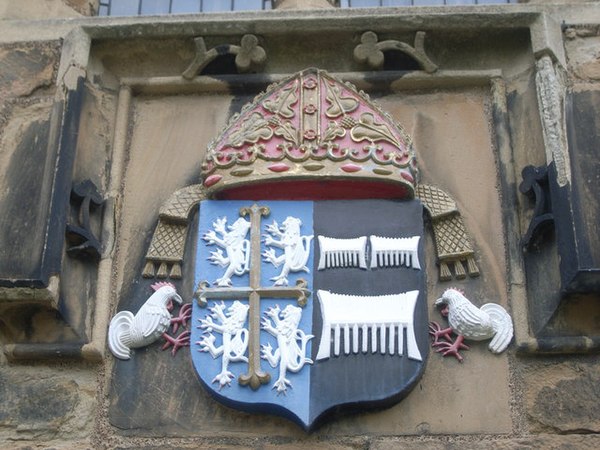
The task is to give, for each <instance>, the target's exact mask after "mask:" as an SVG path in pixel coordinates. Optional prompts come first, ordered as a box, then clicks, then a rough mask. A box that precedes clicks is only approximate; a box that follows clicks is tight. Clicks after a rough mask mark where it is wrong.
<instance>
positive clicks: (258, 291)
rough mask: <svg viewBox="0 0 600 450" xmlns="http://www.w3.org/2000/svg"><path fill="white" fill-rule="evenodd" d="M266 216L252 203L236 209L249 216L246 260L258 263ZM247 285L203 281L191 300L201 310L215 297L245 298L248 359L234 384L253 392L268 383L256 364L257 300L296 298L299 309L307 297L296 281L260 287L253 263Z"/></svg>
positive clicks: (263, 208)
mask: <svg viewBox="0 0 600 450" xmlns="http://www.w3.org/2000/svg"><path fill="white" fill-rule="evenodd" d="M268 214H270V209H269V208H268V207H266V206H259V205H257V204H254V205H252V206H250V207H244V208H241V209H240V215H241V216H242V217H244V216H249V217H250V248H249V252H250V260H252V261H260V255H261V252H260V230H261V218H262V216H266V215H268ZM249 272H250V274H249V280H250V285H249V286H246V287H228V286H227V285H226V286H221V285H219V284H217V287H216V288H210V287H209V284H208V283H207V282H200V283H199V285H198V288H197V290H196V293H195V294H194V297H195V298H196V299H197V300H198V304H199V305H200V306H202V307H205V306H206V305H207V304H208V300H209V299H211V298H218V299H221V300H234V299H240V298H247V299H248V304H249V312H248V315H249V321H248V336H249V343H248V346H249V349H250V350H249V357H248V372H247V373H245V374H242V375H240V376H239V377H238V382H239V384H240V385H242V386H250V387H251V388H252V389H254V390H256V389H258V388H259V387H260V386H261V385H263V384H267V383H268V382H269V381H270V380H271V376H270V374H269V373H266V372H264V371H263V370H262V369H261V365H260V359H261V358H260V331H261V330H260V303H261V298H263V297H264V298H267V297H270V298H289V299H297V303H298V305H300V306H305V305H306V301H307V296H308V295H310V293H309V291H308V289H306V281H304V280H302V279H300V280H298V281H297V283H296V286H295V287H286V286H277V287H261V286H260V264H254V265H252V266H250V267H249Z"/></svg>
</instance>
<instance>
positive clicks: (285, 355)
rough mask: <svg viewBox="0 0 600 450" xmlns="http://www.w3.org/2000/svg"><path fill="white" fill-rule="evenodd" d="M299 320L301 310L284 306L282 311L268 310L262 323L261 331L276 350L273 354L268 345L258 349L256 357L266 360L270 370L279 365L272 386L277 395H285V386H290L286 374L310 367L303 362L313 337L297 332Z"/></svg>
mask: <svg viewBox="0 0 600 450" xmlns="http://www.w3.org/2000/svg"><path fill="white" fill-rule="evenodd" d="M301 318H302V308H299V307H298V306H294V305H287V306H286V307H285V308H284V309H283V311H281V309H279V305H277V306H275V308H269V309H268V310H267V311H266V312H265V315H264V317H263V319H262V323H261V326H262V329H263V330H265V331H266V332H268V333H269V334H271V335H272V336H274V337H275V338H276V339H277V346H278V348H277V349H275V351H273V348H272V347H271V344H270V343H269V344H266V345H261V350H260V354H261V357H262V358H263V359H266V360H267V362H268V363H269V364H270V365H271V367H277V365H279V377H278V378H277V380H276V381H275V383H273V389H276V390H277V395H279V394H281V393H283V394H285V393H286V391H287V387H288V386H292V383H291V382H290V380H288V379H287V378H286V377H285V376H286V372H287V371H288V370H289V371H290V372H299V371H300V370H302V368H303V367H304V364H312V363H313V361H312V359H310V358H307V357H306V356H305V355H306V345H307V343H308V341H310V340H311V339H312V338H313V337H314V336H313V335H312V334H306V333H304V331H302V330H300V329H298V325H299V324H300V319H301Z"/></svg>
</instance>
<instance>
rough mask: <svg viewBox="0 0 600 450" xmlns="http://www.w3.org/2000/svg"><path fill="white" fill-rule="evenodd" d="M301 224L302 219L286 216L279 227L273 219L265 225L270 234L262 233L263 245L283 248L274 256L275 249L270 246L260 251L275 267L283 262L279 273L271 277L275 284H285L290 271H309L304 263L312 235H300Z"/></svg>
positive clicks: (307, 256) (308, 254)
mask: <svg viewBox="0 0 600 450" xmlns="http://www.w3.org/2000/svg"><path fill="white" fill-rule="evenodd" d="M301 226H302V221H301V220H300V219H298V218H296V217H287V218H286V219H285V220H284V221H283V224H282V225H281V228H280V227H279V225H278V224H277V222H275V221H273V223H272V224H271V225H267V227H266V229H267V232H268V233H269V234H270V235H268V234H266V235H264V238H265V240H264V242H265V245H266V246H268V247H278V248H281V249H283V254H282V255H280V256H276V255H275V250H274V249H272V248H269V249H267V250H265V251H264V252H263V253H262V256H263V258H264V259H265V261H267V262H270V263H271V264H273V265H274V266H275V267H279V266H280V265H281V264H282V263H283V268H282V269H281V273H280V274H279V275H277V276H276V277H274V278H271V281H275V286H287V285H288V279H287V276H288V274H289V273H290V272H300V271H304V272H310V270H309V269H308V267H307V266H306V263H307V262H308V258H309V256H310V242H311V241H312V239H313V235H310V236H301V235H300V227H301ZM277 239H279V240H277Z"/></svg>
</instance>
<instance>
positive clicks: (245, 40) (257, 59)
mask: <svg viewBox="0 0 600 450" xmlns="http://www.w3.org/2000/svg"><path fill="white" fill-rule="evenodd" d="M194 44H195V45H196V57H195V58H194V60H193V61H192V62H191V64H190V65H189V66H188V68H187V69H186V70H185V71H184V72H183V73H182V74H181V75H182V76H183V78H185V79H187V80H191V79H193V78H194V77H195V76H196V75H198V74H199V73H201V72H202V70H203V69H204V68H205V67H206V66H208V65H209V64H210V63H211V62H212V61H214V60H215V59H216V58H217V57H219V56H223V55H235V66H236V67H237V70H238V71H239V72H240V73H246V72H250V71H252V70H258V69H259V68H260V67H262V66H263V65H264V63H265V61H266V60H267V53H266V52H265V50H264V49H263V48H262V47H261V46H260V45H258V38H257V37H256V36H254V35H253V34H246V35H244V36H243V37H242V40H241V42H240V45H233V44H224V45H218V46H216V47H213V48H211V49H210V50H207V48H206V43H205V42H204V38H203V37H201V36H199V37H197V38H195V39H194Z"/></svg>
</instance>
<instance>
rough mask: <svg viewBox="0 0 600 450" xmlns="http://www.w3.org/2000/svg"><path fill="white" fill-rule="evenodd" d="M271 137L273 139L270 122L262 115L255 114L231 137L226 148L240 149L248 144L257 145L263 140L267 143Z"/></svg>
mask: <svg viewBox="0 0 600 450" xmlns="http://www.w3.org/2000/svg"><path fill="white" fill-rule="evenodd" d="M271 137H273V129H272V128H271V127H270V126H269V121H268V120H266V119H265V118H264V117H263V116H262V115H261V114H260V113H258V112H254V113H252V114H250V116H249V117H248V118H247V119H246V120H244V121H242V123H241V125H240V127H239V128H238V129H237V130H234V131H233V132H232V133H231V134H230V135H229V139H228V142H227V143H226V144H225V146H227V147H236V148H239V147H241V146H242V145H244V144H246V143H250V144H256V143H257V142H258V141H259V140H261V139H262V140H265V141H266V140H269V139H271Z"/></svg>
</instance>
